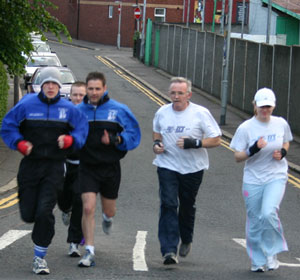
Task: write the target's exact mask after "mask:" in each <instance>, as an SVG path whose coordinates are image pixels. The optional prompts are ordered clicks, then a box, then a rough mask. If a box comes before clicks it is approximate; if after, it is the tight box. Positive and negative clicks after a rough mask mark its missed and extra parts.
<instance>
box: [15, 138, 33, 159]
mask: <svg viewBox="0 0 300 280" xmlns="http://www.w3.org/2000/svg"><path fill="white" fill-rule="evenodd" d="M32 148H33V145H32V144H31V143H30V142H28V141H26V140H22V141H20V142H19V143H18V144H17V149H18V151H19V152H20V153H21V154H23V155H24V156H28V155H29V154H30V153H31V151H32Z"/></svg>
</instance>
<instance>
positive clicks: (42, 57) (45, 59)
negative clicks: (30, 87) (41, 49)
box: [24, 53, 62, 84]
mask: <svg viewBox="0 0 300 280" xmlns="http://www.w3.org/2000/svg"><path fill="white" fill-rule="evenodd" d="M43 66H62V64H61V62H60V60H59V58H58V57H57V55H56V54H55V53H32V55H31V57H29V58H28V60H27V64H26V66H25V71H26V73H25V75H24V81H25V84H26V82H28V81H29V80H30V78H31V76H32V74H33V73H34V71H35V70H36V69H37V68H39V67H43Z"/></svg>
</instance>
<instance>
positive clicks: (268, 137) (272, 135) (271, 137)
mask: <svg viewBox="0 0 300 280" xmlns="http://www.w3.org/2000/svg"><path fill="white" fill-rule="evenodd" d="M275 140H276V134H271V135H268V136H267V141H268V142H274V141H275Z"/></svg>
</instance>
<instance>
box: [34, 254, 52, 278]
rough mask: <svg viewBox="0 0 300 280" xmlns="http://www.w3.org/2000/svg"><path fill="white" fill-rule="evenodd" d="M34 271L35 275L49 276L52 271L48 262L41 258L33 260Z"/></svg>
mask: <svg viewBox="0 0 300 280" xmlns="http://www.w3.org/2000/svg"><path fill="white" fill-rule="evenodd" d="M32 271H33V272H34V273H35V274H49V273H50V270H49V268H48V265H47V262H46V260H44V259H42V258H40V257H34V258H33V268H32Z"/></svg>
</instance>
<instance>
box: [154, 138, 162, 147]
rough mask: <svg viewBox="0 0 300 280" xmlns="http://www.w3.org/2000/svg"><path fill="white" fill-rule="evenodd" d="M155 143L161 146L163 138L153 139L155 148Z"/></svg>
mask: <svg viewBox="0 0 300 280" xmlns="http://www.w3.org/2000/svg"><path fill="white" fill-rule="evenodd" d="M155 145H158V146H159V147H161V140H160V139H155V140H154V141H153V148H154V146H155Z"/></svg>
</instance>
